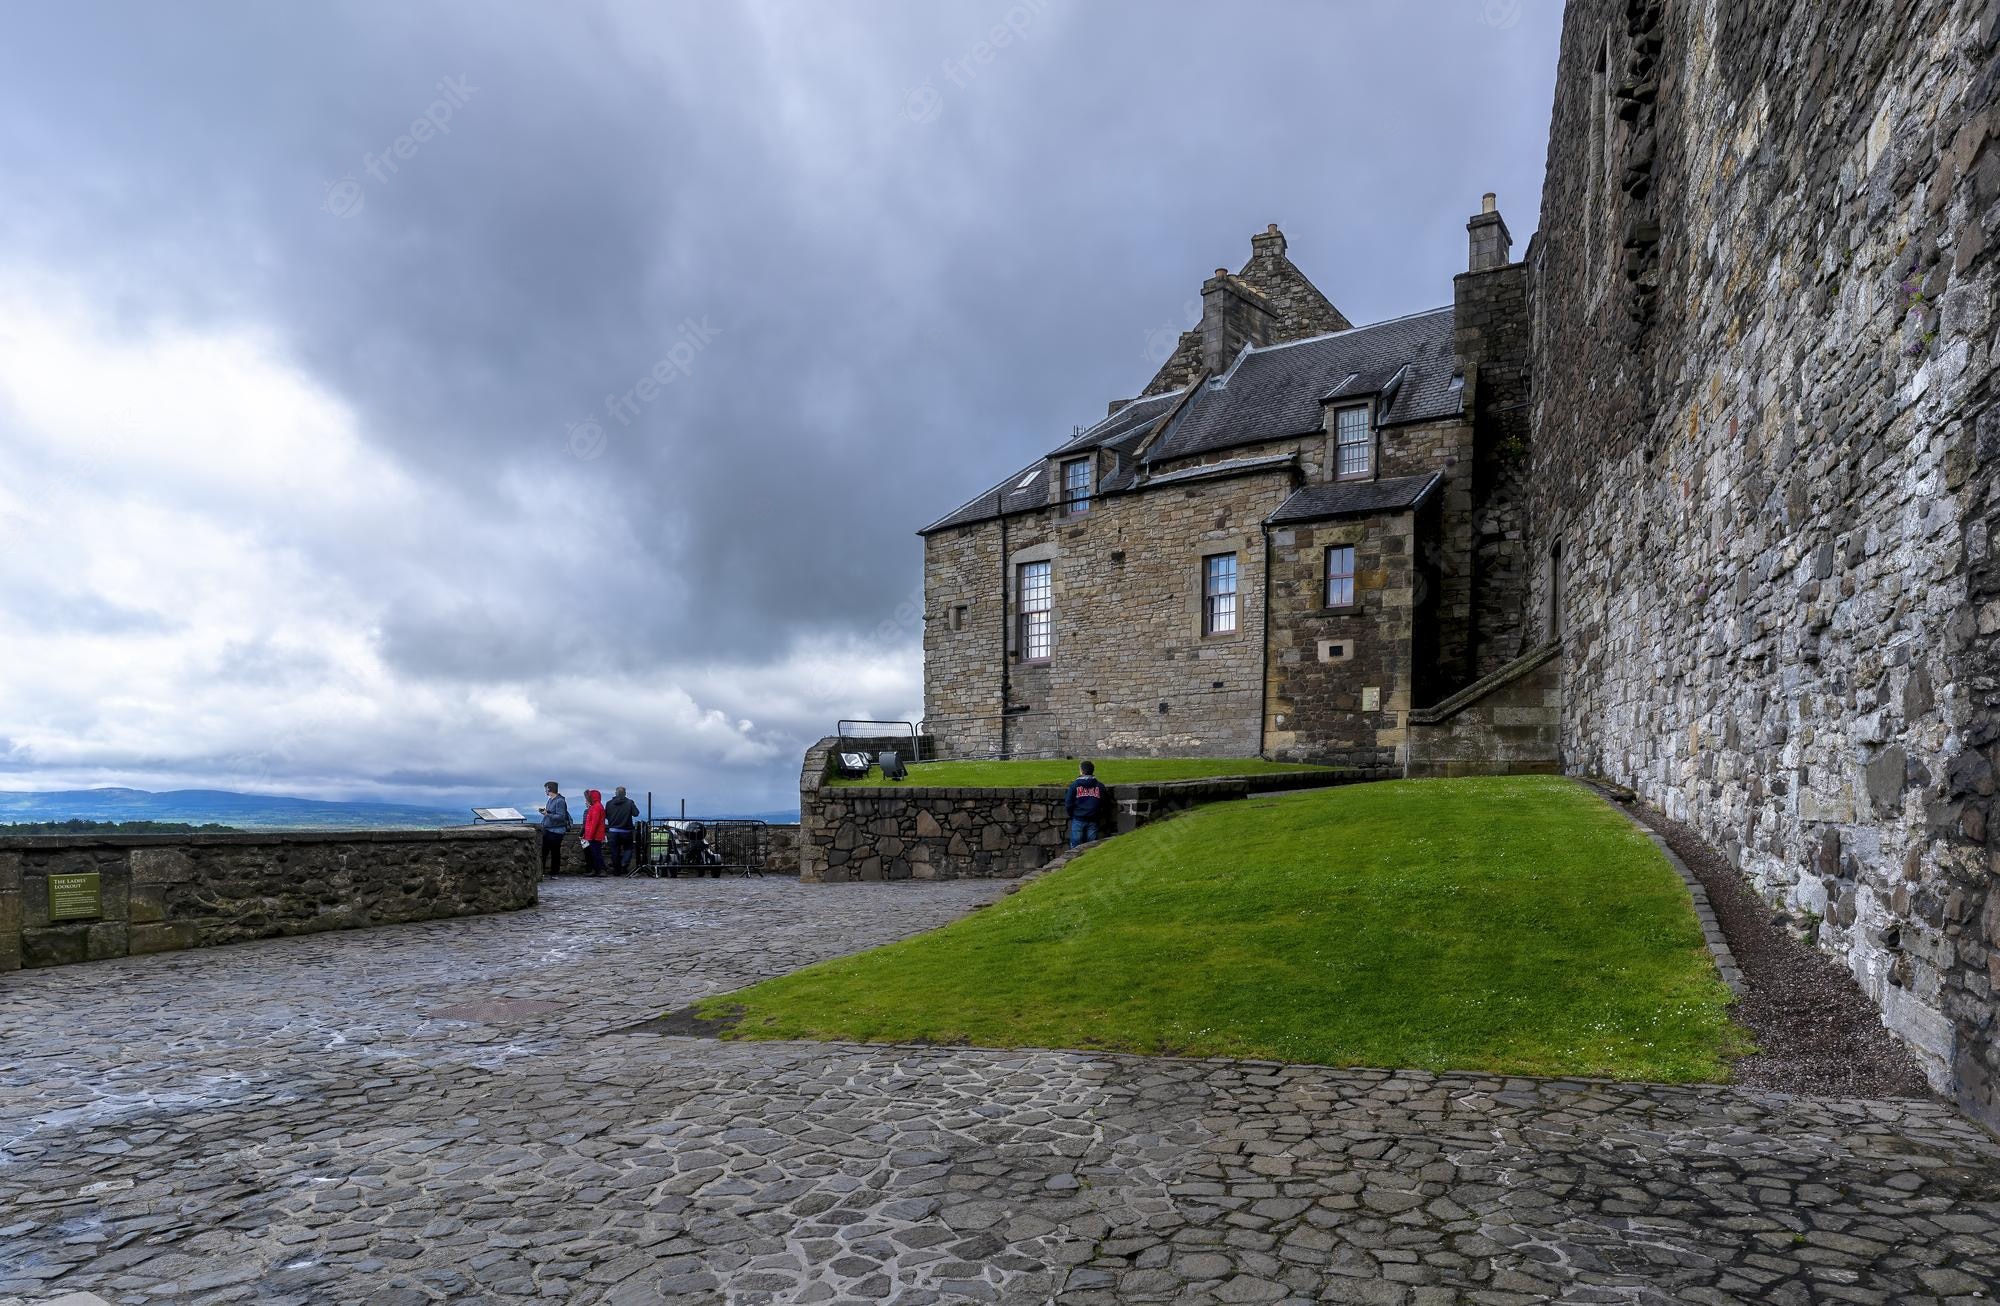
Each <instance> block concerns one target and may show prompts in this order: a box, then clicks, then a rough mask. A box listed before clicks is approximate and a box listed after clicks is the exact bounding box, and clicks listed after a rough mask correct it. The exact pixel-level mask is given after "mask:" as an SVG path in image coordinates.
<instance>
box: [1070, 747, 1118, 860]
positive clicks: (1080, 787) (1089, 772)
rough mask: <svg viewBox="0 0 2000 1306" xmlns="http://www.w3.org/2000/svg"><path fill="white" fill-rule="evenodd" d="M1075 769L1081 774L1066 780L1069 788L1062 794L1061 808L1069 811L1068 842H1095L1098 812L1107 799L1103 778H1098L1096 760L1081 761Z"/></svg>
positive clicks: (1077, 844) (1074, 845)
mask: <svg viewBox="0 0 2000 1306" xmlns="http://www.w3.org/2000/svg"><path fill="white" fill-rule="evenodd" d="M1077 770H1079V771H1081V772H1083V774H1082V775H1079V776H1078V777H1077V778H1076V779H1074V780H1072V781H1070V782H1069V792H1068V793H1065V794H1064V795H1063V811H1065V812H1067V813H1068V814H1069V846H1070V847H1072V848H1081V847H1082V846H1083V845H1084V844H1087V843H1096V842H1097V817H1098V813H1099V812H1101V811H1102V810H1103V809H1104V804H1105V803H1106V802H1107V801H1108V800H1109V796H1108V795H1107V794H1106V793H1105V792H1104V782H1103V781H1102V780H1099V779H1098V778H1097V765H1096V763H1094V762H1083V763H1080V764H1078V766H1077Z"/></svg>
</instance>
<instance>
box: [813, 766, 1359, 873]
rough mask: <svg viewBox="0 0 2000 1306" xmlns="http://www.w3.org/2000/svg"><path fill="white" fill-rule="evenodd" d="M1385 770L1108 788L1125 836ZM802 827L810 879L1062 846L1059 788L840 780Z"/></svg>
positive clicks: (975, 868)
mask: <svg viewBox="0 0 2000 1306" xmlns="http://www.w3.org/2000/svg"><path fill="white" fill-rule="evenodd" d="M1391 774H1392V773H1387V772H1299V773H1294V774H1282V773H1281V774H1276V775H1259V776H1238V777H1227V778H1219V779H1210V780H1186V781H1176V782H1172V783H1160V784H1134V785H1111V786H1108V787H1109V789H1110V791H1111V800H1112V805H1113V808H1114V810H1115V813H1116V815H1115V817H1114V818H1112V819H1108V820H1105V821H1103V822H1101V823H1100V830H1101V832H1102V833H1103V834H1105V835H1109V834H1111V833H1113V832H1114V831H1115V832H1117V833H1124V832H1126V831H1129V830H1134V829H1137V828H1138V827H1139V826H1142V825H1145V824H1148V823H1150V822H1152V821H1157V820H1160V819H1162V818H1163V817H1167V816H1171V815H1173V814H1174V813H1176V812H1184V811H1187V810H1188V809H1189V808H1192V807H1199V806H1201V805H1203V804H1205V803H1213V802H1225V801H1229V800H1231V799H1238V798H1247V797H1249V796H1250V795H1252V794H1262V793H1275V792H1279V791H1282V790H1291V789H1318V788H1327V787H1330V786H1333V785H1339V784H1353V783H1356V782H1359V781H1363V780H1379V779H1387V778H1390V775H1391ZM802 815H803V818H804V819H803V821H802V823H801V839H802V844H801V849H800V877H799V878H801V879H803V880H806V881H808V882H809V883H826V884H839V883H847V882H852V881H875V880H962V879H1015V878H1018V877H1020V876H1022V875H1026V874H1028V873H1029V872H1031V871H1035V870H1039V869H1040V868H1041V867H1042V866H1044V865H1046V864H1047V863H1048V862H1049V861H1050V860H1051V859H1052V858H1054V857H1055V856H1057V855H1058V854H1059V853H1061V852H1062V850H1063V848H1064V846H1065V845H1066V843H1067V823H1066V821H1065V818H1064V816H1063V787H1062V786H1060V785H1046V786H1036V787H1028V788H1019V789H942V788H934V787H928V786H913V785H866V786H862V785H837V786H828V787H826V788H824V789H822V790H819V791H818V792H816V793H815V794H814V795H813V796H812V797H811V798H810V799H809V800H808V801H807V803H806V807H805V810H804V812H803V813H802Z"/></svg>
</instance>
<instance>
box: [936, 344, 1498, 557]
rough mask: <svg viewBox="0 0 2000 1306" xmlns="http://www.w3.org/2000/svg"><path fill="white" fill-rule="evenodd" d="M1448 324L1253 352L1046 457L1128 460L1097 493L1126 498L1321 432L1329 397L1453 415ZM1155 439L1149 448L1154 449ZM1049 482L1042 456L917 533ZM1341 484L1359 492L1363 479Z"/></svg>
mask: <svg viewBox="0 0 2000 1306" xmlns="http://www.w3.org/2000/svg"><path fill="white" fill-rule="evenodd" d="M1452 324H1453V315H1452V310H1451V309H1449V308H1436V309H1431V310H1430V311H1429V312H1425V313H1416V314H1412V315H1411V316H1409V317H1399V318H1391V319H1390V320H1389V321H1387V322H1377V323H1375V324H1373V325H1371V326H1365V327H1351V328H1349V329H1347V330H1345V331H1336V332H1332V333H1330V334H1327V335H1320V336H1311V337H1308V338H1306V339H1304V340H1295V341H1291V342H1289V343H1286V344H1278V345H1264V346H1261V347H1258V348H1252V349H1245V350H1244V351H1243V352H1242V353H1240V354H1238V355H1237V356H1236V361H1235V362H1234V363H1233V364H1231V365H1230V368H1229V371H1228V372H1226V373H1224V374H1223V375H1222V376H1221V377H1218V378H1215V379H1214V380H1211V381H1207V382H1203V383H1201V384H1199V385H1197V386H1196V387H1195V388H1194V390H1193V391H1192V392H1191V393H1190V391H1189V389H1188V387H1186V386H1182V387H1180V388H1179V389H1176V390H1170V391H1167V392H1165V393H1163V394H1151V395H1145V396H1142V397H1141V398H1138V399H1134V400H1132V401H1130V402H1129V403H1126V404H1123V405H1120V406H1119V408H1118V409H1117V411H1115V412H1113V413H1111V414H1110V415H1109V416H1107V417H1104V418H1103V419H1101V420H1100V421H1098V422H1097V423H1096V424H1095V425H1093V426H1090V427H1088V428H1087V429H1085V430H1083V431H1080V432H1078V433H1077V434H1075V435H1073V436H1071V437H1070V438H1069V439H1068V440H1066V441H1065V442H1063V443H1062V444H1061V445H1058V446H1057V447H1056V448H1055V449H1054V450H1053V451H1052V452H1050V453H1049V454H1048V455H1047V456H1046V457H1047V458H1054V459H1061V458H1066V457H1071V456H1074V455H1077V454H1082V453H1088V452H1090V451H1092V450H1096V449H1109V450H1112V451H1114V452H1116V453H1118V454H1121V455H1124V457H1123V458H1121V459H1120V460H1119V461H1120V464H1121V465H1120V466H1119V467H1118V468H1116V469H1112V470H1107V471H1106V473H1105V475H1104V477H1103V479H1102V480H1101V481H1100V482H1099V484H1098V487H1097V492H1098V493H1099V494H1100V495H1104V494H1122V493H1125V492H1126V491H1130V490H1138V489H1144V488H1145V487H1146V486H1148V485H1156V484H1159V483H1160V482H1161V481H1162V480H1164V479H1167V477H1169V476H1171V475H1172V474H1174V473H1175V472H1178V471H1180V470H1182V469H1179V468H1174V467H1171V466H1169V465H1168V464H1171V463H1173V462H1175V461H1178V460H1181V459H1186V458H1190V457H1194V456H1197V455H1201V454H1207V453H1212V452H1214V451H1217V450H1224V449H1230V448H1234V447H1237V446H1239V445H1245V444H1253V443H1256V442H1259V441H1263V440H1275V439H1283V438H1286V437H1291V436H1303V435H1313V434H1317V433H1318V432H1319V431H1321V430H1322V429H1324V424H1325V411H1324V403H1325V402H1326V401H1328V400H1339V399H1356V400H1365V399H1369V398H1373V399H1375V401H1376V408H1377V420H1378V421H1379V422H1380V423H1381V424H1382V425H1384V426H1394V425H1397V424H1399V423H1405V422H1422V421H1434V420H1437V419H1439V418H1448V417H1456V416H1458V415H1459V413H1460V412H1461V411H1462V409H1463V403H1462V399H1463V390H1462V386H1461V385H1460V384H1459V383H1458V382H1457V381H1456V380H1455V377H1456V374H1457V371H1458V360H1457V355H1456V353H1455V352H1454V349H1453V341H1452ZM1183 399H1185V402H1182V401H1183ZM1177 406H1178V411H1176V408H1177ZM1163 418H1166V419H1168V420H1167V421H1166V425H1165V428H1164V429H1163V430H1162V431H1160V433H1159V434H1158V436H1157V438H1152V437H1153V430H1154V427H1155V426H1157V425H1159V423H1160V422H1161V419H1163ZM1149 438H1152V443H1151V445H1150V447H1146V441H1147V440H1148V439H1149ZM1141 453H1143V455H1144V459H1143V466H1140V465H1135V464H1134V461H1133V455H1137V454H1141ZM1245 461H1254V460H1245V459H1234V460H1231V466H1232V469H1234V466H1235V464H1238V463H1242V462H1245ZM1153 469H1157V470H1153ZM1189 470H1193V469H1189ZM1403 479H1410V478H1403ZM1415 479H1418V480H1421V479H1422V478H1415ZM1048 480H1049V478H1048V473H1047V469H1046V459H1044V460H1042V461H1037V462H1036V463H1034V464H1032V465H1031V466H1029V467H1024V468H1022V469H1021V470H1020V471H1018V472H1016V473H1014V475H1013V476H1012V477H1010V478H1008V479H1007V480H1005V481H1003V482H1001V483H1000V484H999V485H996V486H994V487H993V488H992V489H990V490H988V491H987V492H986V493H984V494H982V495H979V496H978V497H977V498H974V499H972V500H970V501H969V502H967V503H964V504H961V505H960V506H959V507H958V508H957V509H955V510H953V511H952V512H950V513H947V514H946V515H945V516H943V517H940V518H939V519H938V520H936V521H934V522H932V523H931V524H930V525H928V526H926V527H924V528H923V529H922V530H920V531H918V532H917V533H918V534H919V535H929V534H931V533H932V532H934V531H940V530H944V529H946V528H947V527H952V526H964V525H967V524H969V523H972V522H976V521H985V520H988V519H990V518H994V517H1004V516H1009V515H1012V514H1014V513H1020V512H1033V511H1035V510H1037V509H1040V508H1046V507H1047V506H1048V505H1049V486H1048ZM1345 484H1346V486H1347V487H1348V488H1350V489H1351V488H1352V487H1353V486H1354V485H1355V484H1357V483H1355V482H1347V483H1345ZM1361 484H1370V485H1376V484H1381V485H1386V484H1389V482H1365V483H1361ZM1321 488H1324V487H1321ZM1301 493H1304V491H1301ZM1294 498H1295V499H1296V498H1297V496H1294ZM1382 510H1383V509H1362V510H1361V511H1382Z"/></svg>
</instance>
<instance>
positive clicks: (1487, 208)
mask: <svg viewBox="0 0 2000 1306" xmlns="http://www.w3.org/2000/svg"><path fill="white" fill-rule="evenodd" d="M1465 231H1466V236H1467V243H1468V245H1469V246H1470V257H1469V258H1468V260H1467V264H1466V268H1467V270H1468V271H1471V272H1490V271H1491V270H1493V269H1494V268H1504V267H1506V266H1507V264H1508V262H1509V261H1510V260H1511V258H1512V255H1513V249H1514V237H1513V236H1512V235H1510V234H1509V233H1508V231H1507V223H1506V220H1505V219H1503V218H1502V217H1501V216H1500V205H1499V203H1498V201H1497V199H1496V197H1495V196H1494V194H1493V192H1492V191H1490V190H1489V191H1487V192H1486V194H1484V195H1482V196H1480V199H1479V212H1477V213H1475V214H1473V215H1472V219H1471V220H1470V221H1469V222H1467V223H1466V224H1465Z"/></svg>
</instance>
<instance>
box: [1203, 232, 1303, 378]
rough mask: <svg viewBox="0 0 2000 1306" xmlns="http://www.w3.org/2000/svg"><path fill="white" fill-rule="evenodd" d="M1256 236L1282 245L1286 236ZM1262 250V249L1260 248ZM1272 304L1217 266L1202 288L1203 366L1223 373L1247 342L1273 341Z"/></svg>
mask: <svg viewBox="0 0 2000 1306" xmlns="http://www.w3.org/2000/svg"><path fill="white" fill-rule="evenodd" d="M1276 232H1277V229H1276V228H1275V227H1274V228H1272V231H1271V234H1269V235H1265V236H1252V237H1251V240H1252V241H1253V242H1255V241H1258V240H1271V239H1274V238H1275V239H1276V240H1277V242H1278V245H1279V248H1281V249H1282V248H1283V247H1284V240H1285V238H1284V237H1283V236H1281V235H1277V234H1276ZM1260 252H1261V251H1260ZM1271 317H1272V315H1271V306H1270V305H1269V304H1268V303H1266V302H1265V299H1264V296H1263V295H1261V294H1259V293H1258V292H1257V291H1256V290H1255V289H1254V288H1252V287H1251V286H1250V285H1249V284H1248V283H1247V282H1244V281H1241V280H1239V279H1237V278H1236V277H1232V276H1230V275H1229V269H1228V268H1217V269H1216V270H1215V275H1214V276H1212V277H1210V278H1209V279H1208V280H1207V281H1205V282H1203V283H1202V287H1201V365H1202V367H1204V368H1205V369H1207V371H1208V374H1209V375H1210V376H1221V375H1222V374H1223V373H1224V372H1226V371H1228V370H1229V365H1230V364H1231V363H1233V362H1235V361H1236V355H1237V354H1239V353H1241V352H1242V351H1243V347H1244V346H1245V345H1263V344H1269V343H1270V340H1271Z"/></svg>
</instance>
